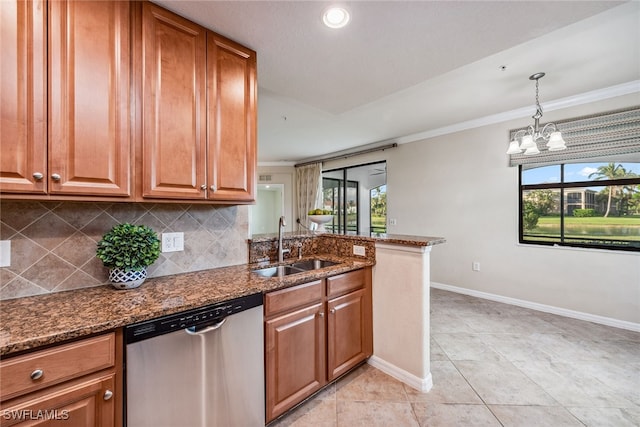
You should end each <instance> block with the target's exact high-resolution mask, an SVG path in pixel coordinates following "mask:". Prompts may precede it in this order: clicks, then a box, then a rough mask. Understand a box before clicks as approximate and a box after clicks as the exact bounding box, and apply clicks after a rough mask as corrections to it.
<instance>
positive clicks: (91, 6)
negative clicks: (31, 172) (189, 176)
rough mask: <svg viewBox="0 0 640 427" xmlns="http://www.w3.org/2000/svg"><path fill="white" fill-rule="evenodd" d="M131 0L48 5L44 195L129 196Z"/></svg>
mask: <svg viewBox="0 0 640 427" xmlns="http://www.w3.org/2000/svg"><path fill="white" fill-rule="evenodd" d="M130 15H131V14H130V6H129V3H128V2H124V1H123V2H119V1H116V2H114V1H52V2H50V3H49V171H48V175H49V193H50V194H77V195H96V196H102V195H111V196H128V195H130V191H131V185H130V176H131V128H130V95H129V93H130V81H129V80H130V77H129V75H130V63H131V55H130V21H131V19H130Z"/></svg>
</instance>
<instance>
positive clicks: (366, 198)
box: [322, 162, 387, 235]
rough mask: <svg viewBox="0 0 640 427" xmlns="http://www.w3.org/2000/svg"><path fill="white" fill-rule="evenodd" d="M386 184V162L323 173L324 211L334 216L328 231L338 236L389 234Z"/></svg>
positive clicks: (328, 225)
mask: <svg viewBox="0 0 640 427" xmlns="http://www.w3.org/2000/svg"><path fill="white" fill-rule="evenodd" d="M386 183H387V166H386V162H375V163H368V164H365V165H357V166H351V167H347V168H340V169H332V170H327V171H324V172H323V173H322V196H323V197H322V200H323V202H322V209H328V210H331V211H332V212H333V213H334V218H333V221H332V222H331V223H329V224H326V225H325V228H326V229H327V230H330V231H331V232H333V233H337V234H352V235H361V234H362V235H373V234H379V233H386V229H387V225H386V222H387V187H386Z"/></svg>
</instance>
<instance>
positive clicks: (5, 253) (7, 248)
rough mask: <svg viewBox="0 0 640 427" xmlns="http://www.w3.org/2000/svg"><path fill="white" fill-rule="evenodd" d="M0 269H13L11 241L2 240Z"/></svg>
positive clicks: (0, 244) (0, 245)
mask: <svg viewBox="0 0 640 427" xmlns="http://www.w3.org/2000/svg"><path fill="white" fill-rule="evenodd" d="M0 267H11V240H0Z"/></svg>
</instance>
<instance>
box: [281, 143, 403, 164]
mask: <svg viewBox="0 0 640 427" xmlns="http://www.w3.org/2000/svg"><path fill="white" fill-rule="evenodd" d="M397 146H398V143H396V142H394V143H392V144H387V145H383V146H380V147H375V148H368V149H366V150H360V151H354V152H353V153H345V154H337V155H335V156H331V157H321V158H319V159H317V160H310V161H308V162H303V163H297V164H295V165H293V166H294V167H296V168H297V167H300V166H307V165H312V164H314V163H323V162H328V161H331V160H339V159H347V158H349V157H353V156H359V155H360V154H368V153H374V152H376V151H384V150H388V149H389V148H396V147H397Z"/></svg>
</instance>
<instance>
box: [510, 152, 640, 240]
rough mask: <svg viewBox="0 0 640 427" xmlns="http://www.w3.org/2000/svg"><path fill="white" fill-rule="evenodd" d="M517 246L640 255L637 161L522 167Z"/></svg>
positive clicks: (639, 185)
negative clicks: (554, 247)
mask: <svg viewBox="0 0 640 427" xmlns="http://www.w3.org/2000/svg"><path fill="white" fill-rule="evenodd" d="M520 243H531V244H540V245H559V246H576V247H587V248H599V249H615V250H629V251H640V163H638V162H602V161H596V162H584V161H582V162H581V163H566V164H558V165H550V166H540V167H532V166H526V165H521V166H520Z"/></svg>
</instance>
